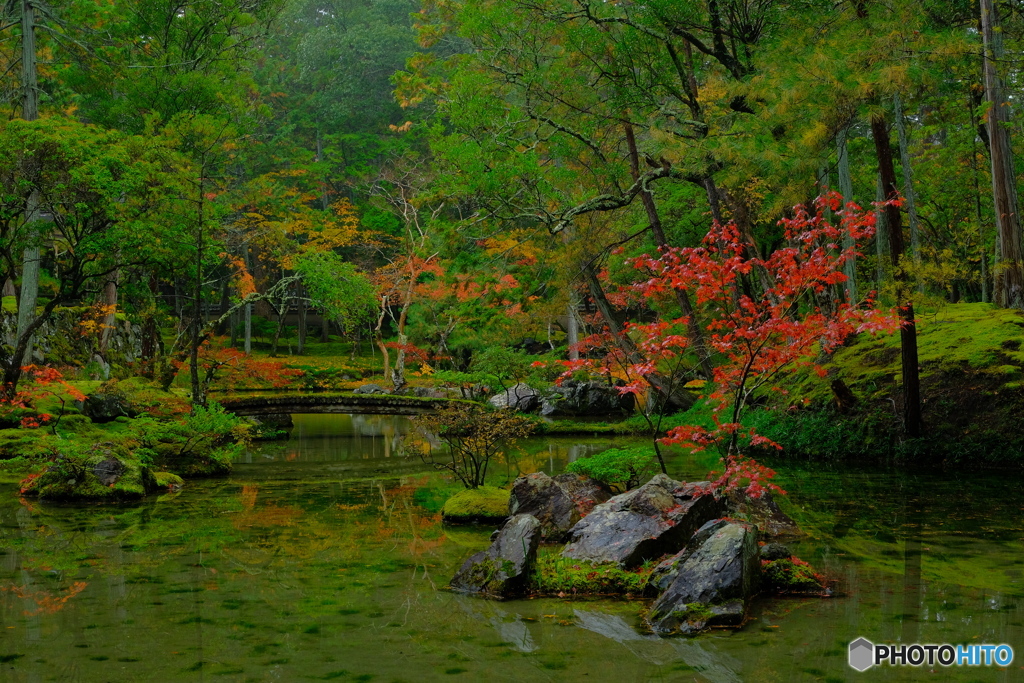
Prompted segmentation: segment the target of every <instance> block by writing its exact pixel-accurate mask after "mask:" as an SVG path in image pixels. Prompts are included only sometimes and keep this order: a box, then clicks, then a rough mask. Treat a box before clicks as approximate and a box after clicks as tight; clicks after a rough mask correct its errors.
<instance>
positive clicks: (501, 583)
mask: <svg viewBox="0 0 1024 683" xmlns="http://www.w3.org/2000/svg"><path fill="white" fill-rule="evenodd" d="M539 544H540V522H538V521H537V518H536V517H534V516H533V515H516V516H514V517H510V518H509V520H508V521H507V522H505V526H504V527H502V529H501V531H500V532H498V537H497V538H496V539H495V540H494V543H492V544H491V547H490V548H488V549H487V550H482V551H480V552H478V553H477V554H475V555H473V556H472V557H470V558H469V559H468V560H466V561H465V562H464V563H463V564H462V567H461V568H460V569H459V571H458V572H456V574H455V577H454V578H452V581H451V584H449V585H450V586H451V587H452V588H453V589H454V590H457V591H463V592H465V593H483V594H486V595H491V596H495V597H503V598H504V597H508V596H511V595H515V594H516V593H519V592H522V591H523V590H525V589H526V586H527V584H528V582H529V580H530V573H531V572H532V571H533V566H534V564H535V563H536V561H537V546H538V545H539Z"/></svg>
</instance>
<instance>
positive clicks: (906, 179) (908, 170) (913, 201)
mask: <svg viewBox="0 0 1024 683" xmlns="http://www.w3.org/2000/svg"><path fill="white" fill-rule="evenodd" d="M893 104H894V105H895V109H896V133H897V135H898V138H899V142H900V164H901V165H902V166H903V197H904V199H906V205H907V222H908V223H909V224H910V253H911V254H912V255H913V257H914V265H915V266H919V265H921V230H920V226H919V224H918V220H917V197H916V195H915V194H914V172H913V169H912V167H911V165H910V146H909V143H908V140H907V125H906V122H905V121H904V120H903V102H902V101H901V100H900V96H899V94H898V93H897V94H896V95H894V96H893Z"/></svg>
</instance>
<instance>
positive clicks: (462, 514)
mask: <svg viewBox="0 0 1024 683" xmlns="http://www.w3.org/2000/svg"><path fill="white" fill-rule="evenodd" d="M509 496H510V494H509V492H508V491H507V490H505V489H499V488H497V487H494V486H479V487H477V488H475V489H465V490H463V491H460V492H458V493H456V494H455V495H454V496H452V497H451V498H449V499H448V500H447V501H445V504H444V506H443V507H442V508H441V516H442V517H443V518H444V520H445V521H446V522H483V521H488V522H491V521H498V520H503V519H505V518H506V517H508V501H509Z"/></svg>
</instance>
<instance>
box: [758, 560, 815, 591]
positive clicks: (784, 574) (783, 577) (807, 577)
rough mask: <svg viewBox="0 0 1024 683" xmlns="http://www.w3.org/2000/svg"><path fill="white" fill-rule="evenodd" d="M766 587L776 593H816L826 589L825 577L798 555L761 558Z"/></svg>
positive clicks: (762, 575) (762, 574)
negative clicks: (768, 558)
mask: <svg viewBox="0 0 1024 683" xmlns="http://www.w3.org/2000/svg"><path fill="white" fill-rule="evenodd" d="M761 577H762V580H763V582H764V587H765V588H766V589H767V590H770V591H774V592H776V593H814V594H821V593H824V592H825V590H826V587H825V580H824V578H823V577H822V576H821V575H819V574H816V573H815V572H814V569H813V568H812V567H811V565H809V564H808V563H806V562H804V561H803V560H801V559H800V558H798V557H786V558H781V559H778V560H761Z"/></svg>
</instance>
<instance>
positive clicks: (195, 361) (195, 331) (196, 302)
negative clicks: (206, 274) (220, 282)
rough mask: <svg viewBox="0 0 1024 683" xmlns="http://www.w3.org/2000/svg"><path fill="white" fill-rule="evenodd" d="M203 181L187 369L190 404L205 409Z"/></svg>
mask: <svg viewBox="0 0 1024 683" xmlns="http://www.w3.org/2000/svg"><path fill="white" fill-rule="evenodd" d="M205 189H206V188H205V187H204V182H203V179H202V178H200V180H199V193H198V197H197V199H196V201H197V204H196V218H197V221H196V225H197V232H196V282H195V287H194V288H193V290H192V296H193V297H194V299H193V301H192V320H191V324H190V327H191V329H190V331H189V343H190V347H189V354H188V356H189V358H188V369H189V374H190V375H191V377H190V379H191V381H192V404H193V405H197V406H203V407H204V408H205V407H206V393H205V392H204V391H203V389H202V386H200V381H199V347H200V346H202V343H203V339H202V338H201V337H200V330H201V329H202V326H203V250H204V249H205V248H206V245H205V244H204V243H203V237H204V235H203V222H204V221H205V215H204V213H203V209H204V208H205V204H204V201H205V195H204V191H205Z"/></svg>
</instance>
